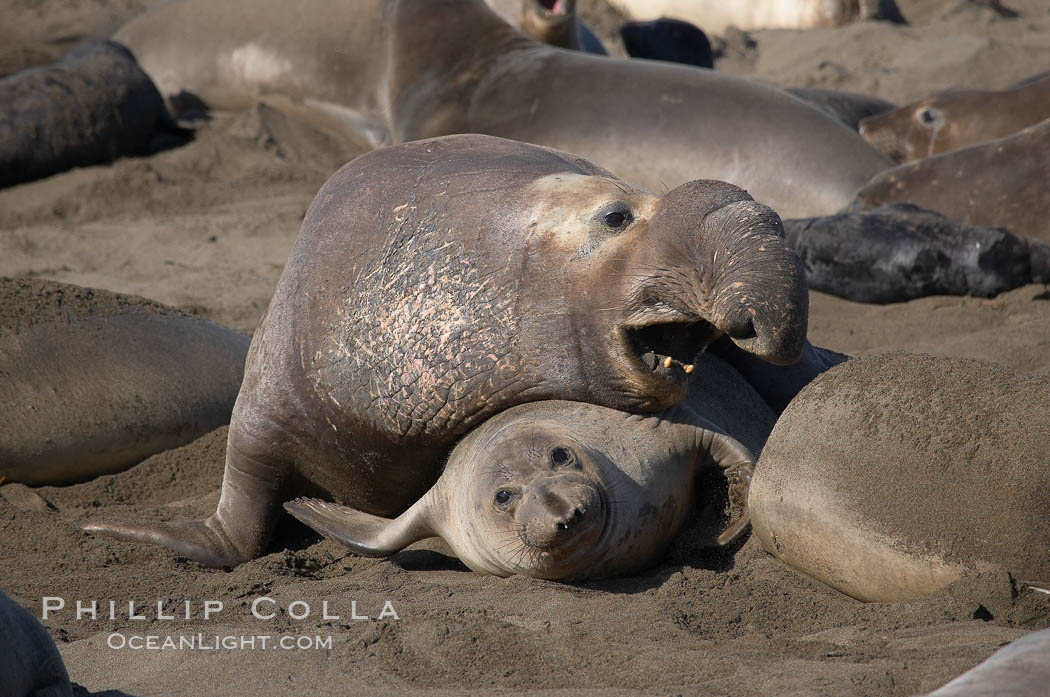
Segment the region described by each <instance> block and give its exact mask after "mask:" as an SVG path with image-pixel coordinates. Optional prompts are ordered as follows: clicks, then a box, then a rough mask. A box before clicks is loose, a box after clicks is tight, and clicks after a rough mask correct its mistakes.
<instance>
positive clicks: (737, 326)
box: [726, 310, 758, 341]
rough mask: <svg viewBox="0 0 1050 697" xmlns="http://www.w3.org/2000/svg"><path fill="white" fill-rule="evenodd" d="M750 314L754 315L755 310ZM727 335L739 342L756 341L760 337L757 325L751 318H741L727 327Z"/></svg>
mask: <svg viewBox="0 0 1050 697" xmlns="http://www.w3.org/2000/svg"><path fill="white" fill-rule="evenodd" d="M750 312H752V313H754V310H750ZM726 334H728V335H729V336H730V338H733V339H736V340H738V341H743V340H744V339H754V338H755V337H757V336H758V333H757V332H756V331H755V323H754V322H753V321H752V320H751V318H750V317H741V318H739V319H738V320H736V321H734V322H733V323H732V324H731V325H729V326H727V327H726Z"/></svg>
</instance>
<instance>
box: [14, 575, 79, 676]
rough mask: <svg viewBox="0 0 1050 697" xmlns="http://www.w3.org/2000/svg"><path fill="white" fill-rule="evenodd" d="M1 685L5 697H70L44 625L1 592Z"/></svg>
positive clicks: (58, 660) (64, 674) (62, 667)
mask: <svg viewBox="0 0 1050 697" xmlns="http://www.w3.org/2000/svg"><path fill="white" fill-rule="evenodd" d="M0 628H3V631H0V685H3V687H4V697H73V686H72V685H71V684H70V682H69V674H68V673H67V672H66V666H65V664H63V663H62V657H61V656H60V655H59V653H58V649H57V648H56V647H55V642H54V641H52V640H51V636H50V635H49V634H48V633H47V630H46V629H44V625H42V624H40V622H39V621H38V620H37V619H36V618H35V617H33V616H32V615H31V614H29V611H28V610H26V609H25V608H24V607H22V606H21V605H19V604H18V603H16V602H15V601H14V600H11V598H10V597H8V595H7V594H6V593H4V592H3V591H2V590H0Z"/></svg>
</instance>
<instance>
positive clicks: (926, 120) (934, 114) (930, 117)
mask: <svg viewBox="0 0 1050 697" xmlns="http://www.w3.org/2000/svg"><path fill="white" fill-rule="evenodd" d="M940 120H941V115H940V113H939V112H938V111H937V110H936V109H931V108H930V107H926V108H924V109H921V110H920V111H919V121H921V122H922V123H923V125H925V126H932V125H933V124H935V123H937V122H938V121H940Z"/></svg>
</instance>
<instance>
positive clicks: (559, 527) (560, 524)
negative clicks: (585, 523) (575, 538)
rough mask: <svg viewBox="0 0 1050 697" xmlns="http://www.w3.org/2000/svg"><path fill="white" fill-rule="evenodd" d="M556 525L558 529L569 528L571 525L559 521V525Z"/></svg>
mask: <svg viewBox="0 0 1050 697" xmlns="http://www.w3.org/2000/svg"><path fill="white" fill-rule="evenodd" d="M555 527H557V528H558V530H568V529H569V526H568V525H566V524H565V523H558V524H557V526H555Z"/></svg>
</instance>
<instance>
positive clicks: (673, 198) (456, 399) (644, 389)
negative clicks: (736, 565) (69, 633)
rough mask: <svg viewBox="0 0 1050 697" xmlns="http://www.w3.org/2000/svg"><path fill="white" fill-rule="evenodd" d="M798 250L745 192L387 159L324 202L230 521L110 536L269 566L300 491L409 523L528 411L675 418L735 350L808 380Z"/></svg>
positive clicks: (525, 149)
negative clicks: (709, 357) (461, 456)
mask: <svg viewBox="0 0 1050 697" xmlns="http://www.w3.org/2000/svg"><path fill="white" fill-rule="evenodd" d="M428 4H429V3H428ZM781 235H782V228H781V225H780V223H779V219H778V218H777V216H776V214H775V213H774V212H773V211H772V210H770V209H769V208H767V207H765V206H762V205H760V204H757V203H755V202H754V201H752V200H751V198H750V197H749V196H748V195H747V193H746V192H744V191H742V190H740V189H738V188H736V187H734V186H731V185H728V184H724V183H722V182H692V183H688V184H684V185H683V186H681V187H678V188H677V189H675V190H673V191H671V192H670V193H668V194H667V195H665V196H664V197H662V198H657V197H656V196H653V195H652V194H649V193H646V192H645V191H643V190H641V189H638V188H636V187H634V186H631V185H629V184H627V183H626V182H624V181H622V180H619V179H616V178H614V177H612V176H611V175H610V174H609V173H607V172H605V171H603V170H601V169H599V168H597V167H595V166H594V165H592V164H591V163H589V162H587V161H586V160H583V159H581V158H579V157H576V156H574V155H569V154H565V153H560V152H557V151H554V150H550V149H547V148H541V147H537V146H534V145H528V144H525V143H519V142H516V141H508V140H503V139H500V138H492V137H489V136H480V135H463V136H449V137H445V138H438V139H432V140H424V141H417V142H412V143H406V144H404V145H400V146H393V147H390V148H385V149H382V150H377V151H375V152H371V153H367V154H365V155H363V156H361V157H359V158H357V159H356V160H354V161H353V162H351V163H350V164H348V165H346V166H344V167H343V168H342V169H341V170H339V172H337V173H336V174H335V175H333V176H332V178H330V179H329V180H328V182H327V183H326V184H325V185H324V186H323V187H322V188H321V191H320V192H319V193H318V194H317V197H316V198H315V199H314V203H313V204H312V205H311V207H310V209H309V211H308V212H307V215H306V218H305V220H304V221H303V226H302V230H301V231H300V233H299V237H298V240H297V241H296V244H295V248H294V249H293V251H292V254H291V258H290V259H289V261H288V264H287V265H286V266H285V269H284V272H283V274H282V276H281V280H280V281H279V283H278V286H277V290H276V292H275V293H274V296H273V299H272V300H271V302H270V306H269V309H268V310H267V312H266V314H265V316H264V317H263V319H262V321H261V323H260V325H259V328H258V329H257V330H256V333H255V336H254V338H253V342H252V347H251V351H250V352H249V356H248V363H247V366H246V368H245V377H244V384H243V386H242V388H241V392H240V394H239V395H238V398H237V404H236V406H235V408H234V414H233V420H232V422H231V424H230V433H229V439H228V444H227V450H226V472H225V475H224V478H223V488H222V496H221V499H220V501H219V506H218V510H217V511H216V512H215V513H214V514H213V515H212V516H211V517H210V518H208V519H207V520H205V521H196V522H192V523H181V524H176V525H174V526H169V527H163V528H158V529H154V528H140V527H134V526H123V525H106V524H94V525H90V526H88V529H90V530H103V531H108V532H112V533H116V534H118V535H120V536H123V537H125V538H129V539H135V540H141V541H146V542H156V543H159V544H162V545H165V546H168V547H171V548H173V549H175V550H177V551H179V552H180V553H181V554H182V555H184V556H187V557H189V558H191V559H195V560H197V561H199V562H201V563H204V564H207V565H212V566H233V565H236V564H238V563H240V562H242V561H244V560H247V559H251V558H254V557H256V556H258V555H259V554H261V553H262V551H263V549H264V546H265V544H266V542H267V539H268V537H269V535H270V531H271V529H272V525H273V523H274V521H275V519H276V517H277V515H278V513H279V512H280V510H281V509H280V505H281V502H282V501H283V500H287V498H290V497H285V498H282V496H284V495H285V494H289V493H294V489H295V487H294V486H285V485H286V484H288V485H292V484H294V483H295V482H296V481H304V480H305V481H306V482H308V483H310V484H311V485H313V487H314V490H317V489H320V490H321V491H324V492H327V493H328V494H330V495H331V496H333V497H334V498H336V499H337V500H338V501H339V502H341V503H345V504H347V505H350V506H352V507H354V508H357V509H359V510H362V511H365V512H367V513H372V514H374V515H380V516H385V517H394V516H397V515H399V514H401V513H402V512H404V511H405V510H406V509H407V508H408V507H409V506H410V505H412V504H413V503H415V502H416V500H418V499H419V498H420V497H421V496H422V495H423V494H424V493H426V491H427V489H429V488H430V486H431V485H432V484H433V483H434V482H435V481H436V480H437V477H438V475H439V473H440V468H441V463H442V457H443V456H445V455H447V453H448V451H449V449H450V448H451V447H452V446H453V445H454V443H455V441H456V440H458V439H459V437H460V436H462V435H464V434H466V433H467V432H468V431H470V430H471V429H472V428H473V427H474V426H476V425H478V424H480V423H481V422H483V421H485V420H486V419H488V418H489V417H491V416H493V415H495V414H497V413H499V412H500V411H503V410H505V409H508V408H510V407H512V406H515V405H516V404H520V403H524V402H530V401H538V400H543V399H572V400H575V401H584V402H590V403H594V404H598V405H602V406H608V407H610V408H616V409H620V410H624V411H631V412H655V411H660V410H662V409H665V408H668V407H670V406H671V405H673V404H675V403H677V402H678V401H680V400H681V399H682V398H683V397H684V396H685V394H686V391H687V386H688V383H689V380H690V375H691V373H693V372H695V371H694V368H693V367H691V366H693V363H694V361H695V358H696V356H697V354H698V353H699V352H700V351H702V350H703V349H704V347H705V346H707V344H708V343H710V342H711V341H712V340H714V339H715V338H716V337H718V336H719V335H720V334H723V333H725V334H727V335H729V336H730V337H733V338H734V340H735V342H736V343H737V344H739V345H740V346H743V347H744V348H746V349H747V350H749V351H751V352H753V353H754V354H756V355H759V356H762V357H765V358H767V359H769V360H772V361H776V362H790V361H793V360H795V359H797V358H798V357H799V355H800V354H801V353H804V352H805V351H806V349H807V347H808V345H807V344H806V342H805V327H806V313H807V309H808V296H807V291H806V285H805V279H804V277H803V274H802V270H801V268H800V266H799V262H798V258H797V256H795V254H794V252H792V251H791V250H790V248H788V247H787V246H786V244H785V243H784V241H783V238H782V237H781Z"/></svg>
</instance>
